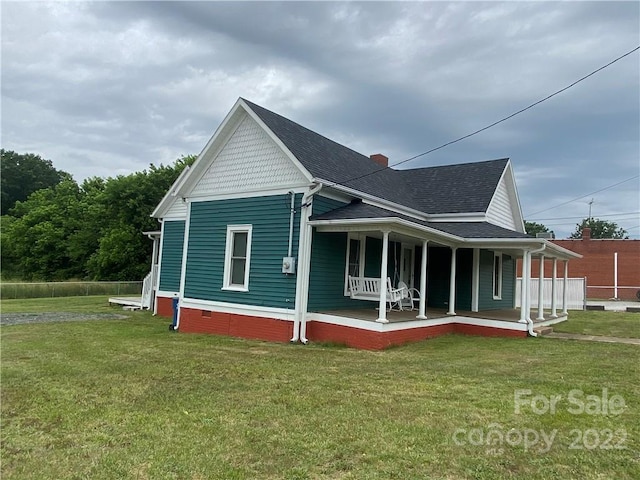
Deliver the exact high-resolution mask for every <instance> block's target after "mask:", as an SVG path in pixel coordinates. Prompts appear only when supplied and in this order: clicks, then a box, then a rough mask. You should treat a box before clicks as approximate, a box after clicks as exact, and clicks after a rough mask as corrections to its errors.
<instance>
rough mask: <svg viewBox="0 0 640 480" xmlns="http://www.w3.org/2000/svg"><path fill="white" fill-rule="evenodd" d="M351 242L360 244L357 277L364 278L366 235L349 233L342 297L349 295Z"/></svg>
mask: <svg viewBox="0 0 640 480" xmlns="http://www.w3.org/2000/svg"><path fill="white" fill-rule="evenodd" d="M351 240H357V241H358V242H360V255H359V256H358V276H359V277H364V259H365V249H366V246H367V237H366V235H360V234H357V233H350V234H348V235H347V258H346V260H345V265H344V296H345V297H350V296H351V294H350V293H349V257H350V255H351Z"/></svg>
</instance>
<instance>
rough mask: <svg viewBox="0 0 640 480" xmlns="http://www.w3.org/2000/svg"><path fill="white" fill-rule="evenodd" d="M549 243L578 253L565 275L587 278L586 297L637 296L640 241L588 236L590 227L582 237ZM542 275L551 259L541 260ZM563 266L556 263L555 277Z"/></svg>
mask: <svg viewBox="0 0 640 480" xmlns="http://www.w3.org/2000/svg"><path fill="white" fill-rule="evenodd" d="M552 241H553V243H555V244H556V245H559V246H561V247H564V248H567V249H569V250H571V251H573V252H576V253H579V254H580V255H582V258H578V259H575V260H572V261H571V262H569V278H584V277H586V279H587V298H592V299H609V298H618V299H620V300H638V299H639V297H638V295H640V240H612V239H595V238H591V229H590V228H584V229H583V231H582V238H579V239H570V240H552ZM616 254H617V273H618V281H617V286H618V289H617V296H616V294H615V285H616V280H615V270H616ZM544 267H545V277H547V278H548V277H550V276H551V271H552V268H553V267H552V264H551V261H549V260H547V261H546V262H545V266H544ZM538 268H539V263H538V260H536V259H534V260H533V263H532V265H531V277H532V278H537V277H538V271H539V270H538ZM563 268H564V266H563V265H562V262H560V264H559V265H558V272H557V275H558V278H562V275H563V272H564V270H563ZM518 276H519V277H521V276H522V264H521V262H518Z"/></svg>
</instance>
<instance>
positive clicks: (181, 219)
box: [161, 215, 187, 222]
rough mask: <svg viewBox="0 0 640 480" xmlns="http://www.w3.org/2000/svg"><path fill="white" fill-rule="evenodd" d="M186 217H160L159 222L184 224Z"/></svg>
mask: <svg viewBox="0 0 640 480" xmlns="http://www.w3.org/2000/svg"><path fill="white" fill-rule="evenodd" d="M186 218H187V217H186V215H184V216H171V217H162V220H161V221H166V222H184V221H185V220H186Z"/></svg>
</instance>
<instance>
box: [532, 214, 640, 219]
mask: <svg viewBox="0 0 640 480" xmlns="http://www.w3.org/2000/svg"><path fill="white" fill-rule="evenodd" d="M638 214H640V212H626V213H609V214H606V215H598V218H600V217H623V216H627V215H638ZM572 218H583V217H582V216H580V215H574V216H573V217H548V218H528V219H527V221H531V220H537V221H542V220H571V219H572Z"/></svg>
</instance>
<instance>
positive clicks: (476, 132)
mask: <svg viewBox="0 0 640 480" xmlns="http://www.w3.org/2000/svg"><path fill="white" fill-rule="evenodd" d="M638 50H640V45H638V46H637V47H635V48H634V49H632V50H629V51H628V52H627V53H625V54H623V55H620V56H619V57H617V58H615V59H614V60H611V61H610V62H609V63H607V64H606V65H603V66H601V67H600V68H597V69H596V70H594V71H592V72H591V73H589V74H587V75H585V76H584V77H581V78H579V79H578V80H576V81H575V82H573V83H571V84H569V85H567V86H566V87H564V88H561V89H560V90H557V91H556V92H554V93H552V94H550V95H547V96H546V97H544V98H543V99H541V100H538V101H537V102H534V103H532V104H531V105H528V106H526V107H524V108H522V109H520V110H518V111H517V112H514V113H512V114H511V115H507V116H506V117H504V118H501V119H500V120H498V121H496V122H493V123H492V124H490V125H487V126H486V127H482V128H480V129H478V130H476V131H474V132H472V133H469V134H467V135H464V136H462V137H459V138H456V139H455V140H451V141H450V142H447V143H443V144H442V145H440V146H439V147H435V148H432V149H431V150H427V151H426V152H423V153H419V154H418V155H414V156H413V157H410V158H407V159H406V160H402V161H400V162H397V163H393V164H391V165H389V166H387V167H382V168H379V169H377V170H374V171H372V172H369V173H365V174H363V175H360V176H357V177H353V178H350V179H348V180H343V181H342V182H335V183H333V184H332V185H329V186H334V185H345V184H346V183H350V182H353V181H354V180H360V179H361V178H365V177H368V176H370V175H374V174H376V173H378V172H381V171H383V170H387V169H389V168H391V167H396V166H398V165H402V164H403V163H407V162H410V161H412V160H415V159H416V158H419V157H423V156H425V155H428V154H430V153H433V152H435V151H437V150H440V149H442V148H445V147H448V146H449V145H453V144H454V143H458V142H461V141H462V140H465V139H467V138H469V137H472V136H474V135H477V134H478V133H480V132H484V131H485V130H488V129H490V128H492V127H495V126H496V125H498V124H500V123H502V122H505V121H507V120H509V119H510V118H513V117H515V116H516V115H519V114H521V113H523V112H526V111H527V110H529V109H531V108H533V107H535V106H536V105H539V104H541V103H542V102H545V101H547V100H549V99H550V98H553V97H555V96H556V95H558V94H560V93H562V92H564V91H565V90H568V89H570V88H571V87H573V86H575V85H577V84H578V83H580V82H582V81H584V80H586V79H587V78H589V77H591V76H593V75H595V74H596V73H598V72H600V71H602V70H604V69H605V68H607V67H610V66H611V65H613V64H614V63H616V62H617V61H619V60H622V59H623V58H625V57H627V56H629V55H631V54H632V53H634V52H636V51H638Z"/></svg>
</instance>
